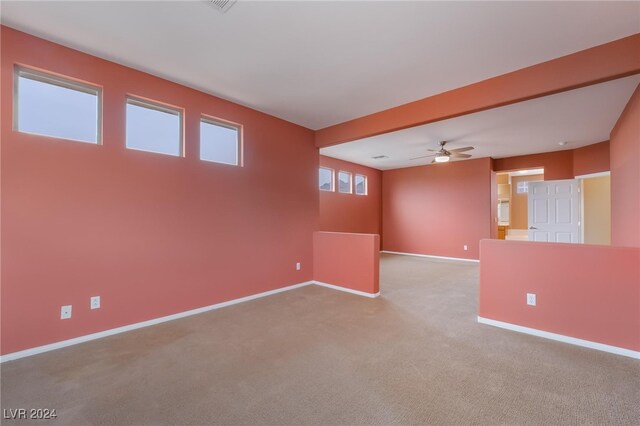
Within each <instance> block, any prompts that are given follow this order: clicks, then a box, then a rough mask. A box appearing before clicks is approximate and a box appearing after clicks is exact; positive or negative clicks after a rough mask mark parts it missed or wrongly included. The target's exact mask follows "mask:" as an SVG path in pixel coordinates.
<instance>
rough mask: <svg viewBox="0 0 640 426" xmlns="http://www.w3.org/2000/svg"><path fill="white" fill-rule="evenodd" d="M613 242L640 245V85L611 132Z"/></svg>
mask: <svg viewBox="0 0 640 426" xmlns="http://www.w3.org/2000/svg"><path fill="white" fill-rule="evenodd" d="M610 140H611V243H612V244H613V245H616V246H631V247H640V86H638V87H636V90H635V92H634V93H633V96H632V97H631V99H630V100H629V103H628V104H627V106H626V108H625V110H624V111H623V113H622V115H621V116H620V118H619V119H618V122H617V124H616V126H615V127H614V128H613V131H612V132H611V139H610Z"/></svg>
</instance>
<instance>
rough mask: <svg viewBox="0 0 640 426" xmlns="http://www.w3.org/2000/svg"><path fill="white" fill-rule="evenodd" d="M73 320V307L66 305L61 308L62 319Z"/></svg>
mask: <svg viewBox="0 0 640 426" xmlns="http://www.w3.org/2000/svg"><path fill="white" fill-rule="evenodd" d="M69 318H71V305H64V306H63V307H62V308H60V319H69Z"/></svg>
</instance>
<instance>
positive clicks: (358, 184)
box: [354, 175, 367, 195]
mask: <svg viewBox="0 0 640 426" xmlns="http://www.w3.org/2000/svg"><path fill="white" fill-rule="evenodd" d="M354 183H355V189H356V195H367V177H366V176H364V175H356V177H355V182H354Z"/></svg>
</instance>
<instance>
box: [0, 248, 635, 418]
mask: <svg viewBox="0 0 640 426" xmlns="http://www.w3.org/2000/svg"><path fill="white" fill-rule="evenodd" d="M380 288H381V291H382V296H381V297H380V298H378V299H368V298H364V297H360V296H355V295H351V294H348V293H343V292H339V291H334V290H330V289H327V288H322V287H318V286H309V287H304V288H301V289H297V290H293V291H289V292H285V293H281V294H277V295H274V296H270V297H267V298H263V299H258V300H255V301H251V302H247V303H242V304H239V305H235V306H231V307H228V308H224V309H220V310H217V311H212V312H209V313H205V314H201V315H197V316H193V317H189V318H185V319H181V320H176V321H172V322H169V323H165V324H160V325H156V326H153V327H148V328H144V329H140V330H137V331H132V332H129V333H124V334H120V335H116V336H112V337H109V338H105V339H101V340H97V341H93V342H89V343H84V344H81V345H77V346H73V347H69V348H65V349H61V350H57V351H53V352H49V353H45V354H41V355H37V356H33V357H29V358H23V359H21V360H16V361H10V362H7V363H5V364H3V365H2V367H1V368H2V372H1V373H2V389H1V390H2V408H3V409H9V408H11V409H15V408H55V409H56V410H57V414H58V417H57V420H56V421H55V422H46V421H38V422H36V423H38V424H56V423H57V424H109V425H116V424H117V425H120V424H135V425H140V424H271V425H273V424H290V425H302V424H384V425H387V424H485V425H496V424H509V425H514V424H532V425H568V424H626V425H638V424H640V361H637V360H633V359H630V358H624V357H621V356H616V355H611V354H607V353H603V352H598V351H595V350H591V349H585V348H580V347H576V346H570V345H567V344H563V343H558V342H553V341H549V340H544V339H541V338H537V337H532V336H527V335H523V334H518V333H514V332H510V331H506V330H501V329H498V328H493V327H490V326H486V325H480V324H477V323H476V315H477V295H478V265H477V264H470V263H461V262H453V261H445V260H428V259H423V258H417V257H409V256H396V255H383V256H382V266H381V285H380ZM2 424H6V425H10V424H20V422H17V421H11V420H7V419H3V420H2Z"/></svg>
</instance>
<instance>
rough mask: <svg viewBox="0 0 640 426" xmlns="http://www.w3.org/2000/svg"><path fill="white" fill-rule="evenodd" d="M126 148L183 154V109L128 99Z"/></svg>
mask: <svg viewBox="0 0 640 426" xmlns="http://www.w3.org/2000/svg"><path fill="white" fill-rule="evenodd" d="M126 127H127V142H126V144H127V148H129V149H137V150H140V151H149V152H157V153H160V154H167V155H175V156H177V157H179V156H182V111H181V110H179V109H173V108H169V107H166V106H163V105H160V104H155V103H151V102H147V101H142V100H139V99H134V98H127V126H126Z"/></svg>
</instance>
